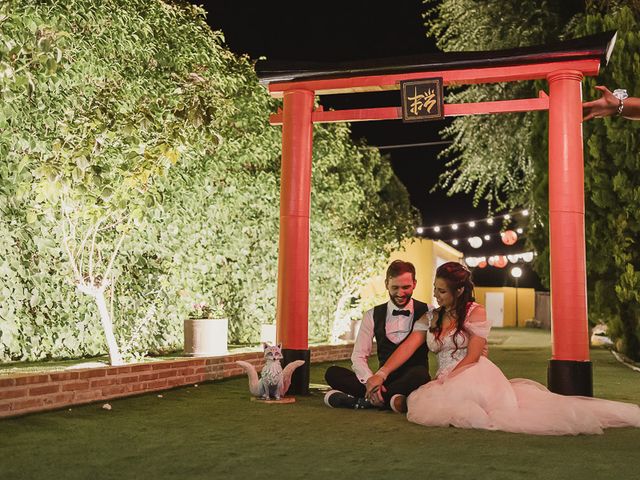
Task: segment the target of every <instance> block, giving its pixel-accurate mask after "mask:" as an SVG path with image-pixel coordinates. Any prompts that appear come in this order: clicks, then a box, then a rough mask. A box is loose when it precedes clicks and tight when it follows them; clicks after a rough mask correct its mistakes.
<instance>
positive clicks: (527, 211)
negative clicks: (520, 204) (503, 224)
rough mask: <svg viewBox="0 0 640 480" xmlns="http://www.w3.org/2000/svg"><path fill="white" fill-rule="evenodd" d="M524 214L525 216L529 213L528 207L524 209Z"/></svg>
mask: <svg viewBox="0 0 640 480" xmlns="http://www.w3.org/2000/svg"><path fill="white" fill-rule="evenodd" d="M522 215H524V216H525V217H526V216H528V215H529V210H527V209H526V208H525V209H524V210H522Z"/></svg>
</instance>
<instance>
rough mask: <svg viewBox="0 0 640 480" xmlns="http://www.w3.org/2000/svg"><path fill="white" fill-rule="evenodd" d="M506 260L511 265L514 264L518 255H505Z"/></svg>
mask: <svg viewBox="0 0 640 480" xmlns="http://www.w3.org/2000/svg"><path fill="white" fill-rule="evenodd" d="M507 258H508V259H509V261H510V262H511V263H516V262H517V261H518V259H519V258H520V257H519V256H518V255H507Z"/></svg>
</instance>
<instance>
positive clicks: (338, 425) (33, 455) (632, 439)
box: [0, 331, 640, 480]
mask: <svg viewBox="0 0 640 480" xmlns="http://www.w3.org/2000/svg"><path fill="white" fill-rule="evenodd" d="M503 335H504V336H505V337H506V339H504V338H501V337H500V334H499V333H496V334H495V335H494V336H493V340H494V341H493V342H492V343H493V344H492V345H491V347H490V357H491V358H492V360H493V361H495V362H496V363H497V364H498V365H499V366H500V367H501V368H502V369H503V370H504V371H505V373H506V374H507V376H508V377H516V376H518V377H527V378H532V379H534V380H538V381H541V382H544V379H545V375H546V367H547V363H548V359H549V356H550V351H549V347H548V335H546V336H544V335H545V334H541V333H538V332H526V333H522V334H521V333H518V334H512V333H509V332H508V331H506V332H503ZM532 335H533V336H532ZM536 335H538V337H536ZM514 337H521V338H516V341H513V338H514ZM501 340H502V341H501ZM541 345H544V346H541ZM591 357H592V361H593V364H594V390H595V395H596V396H599V397H603V398H609V399H616V400H624V401H630V402H634V403H637V404H640V374H639V373H637V372H634V371H633V370H631V369H629V368H626V367H625V366H623V365H621V364H619V363H618V362H617V361H616V360H615V359H614V358H613V356H612V355H611V354H610V353H609V352H607V351H606V350H599V349H598V350H592V352H591ZM432 363H433V364H435V361H433V362H432ZM343 364H346V363H345V362H343ZM326 367H327V364H318V365H313V366H312V368H311V375H312V378H311V381H312V383H323V378H322V375H323V372H324V370H325V368H326ZM158 395H159V394H149V395H143V396H139V397H132V398H127V399H122V400H114V401H111V402H109V403H110V404H111V406H112V409H111V410H105V409H103V408H102V403H99V404H92V405H85V406H81V407H73V408H71V409H67V410H60V411H55V412H48V413H40V414H33V415H28V416H24V417H19V418H13V419H5V420H0V479H2V480H4V479H70V480H71V479H83V480H99V479H130V478H131V479H133V478H136V479H138V478H140V479H147V478H148V479H174V478H175V479H184V480H187V479H236V478H237V479H245V478H251V479H254V478H255V479H264V480H272V479H273V480H275V479H289V478H291V479H294V478H295V479H327V478H332V479H342V478H345V479H372V478H373V479H379V478H380V479H382V478H385V479H386V478H391V479H405V478H410V479H423V478H428V479H431V478H433V479H463V478H464V479H474V480H475V479H484V478H491V479H513V478H527V479H537V478H540V479H542V478H544V479H612V478H614V479H632V478H640V429H634V428H623V429H610V430H607V431H606V432H605V433H604V435H592V436H586V435H581V436H576V437H539V436H532V435H522V434H510V433H503V432H488V431H477V430H461V429H454V428H427V427H423V426H419V425H415V424H411V423H409V422H407V421H406V420H405V419H404V417H403V416H401V415H398V414H394V413H391V412H379V411H373V410H364V411H362V410H360V411H351V410H342V409H330V408H328V407H326V406H325V405H324V404H323V402H322V396H323V392H321V391H318V390H315V389H312V391H311V394H310V395H309V396H298V397H297V399H296V400H297V401H296V403H293V404H265V403H259V402H254V401H251V399H250V396H249V394H248V390H247V381H246V378H235V379H229V380H225V381H216V382H210V383H204V384H200V385H199V386H198V387H193V386H192V387H184V388H177V389H174V390H170V391H165V392H162V393H160V395H162V397H159V396H158Z"/></svg>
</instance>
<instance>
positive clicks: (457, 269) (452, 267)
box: [431, 262, 475, 350]
mask: <svg viewBox="0 0 640 480" xmlns="http://www.w3.org/2000/svg"><path fill="white" fill-rule="evenodd" d="M436 278H441V279H442V280H444V281H445V282H446V283H447V287H448V288H449V291H450V292H451V295H453V298H454V302H455V303H454V305H453V309H454V311H455V317H456V331H455V333H454V334H453V343H454V344H455V346H456V350H458V343H457V341H456V337H457V336H458V333H460V332H461V331H462V330H463V329H464V321H465V318H466V316H467V309H468V308H469V303H470V302H473V301H474V300H475V298H474V297H473V282H472V281H471V272H470V271H469V269H468V268H467V267H465V266H464V265H462V264H460V263H457V262H447V263H443V264H442V265H440V266H439V267H438V269H437V270H436ZM460 288H462V293H461V294H460V295H456V292H457V291H458V290H459V289H460ZM437 312H438V319H437V321H436V325H435V327H432V328H431V332H432V333H433V334H434V335H435V337H436V339H437V340H438V341H439V342H440V341H441V340H440V334H441V333H442V319H443V317H444V306H440V307H439V308H438V309H437Z"/></svg>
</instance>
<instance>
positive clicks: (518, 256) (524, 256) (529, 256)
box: [464, 252, 537, 267]
mask: <svg viewBox="0 0 640 480" xmlns="http://www.w3.org/2000/svg"><path fill="white" fill-rule="evenodd" d="M536 255H537V254H536V252H522V253H512V254H509V255H506V258H507V259H508V260H509V261H510V262H511V263H517V262H519V261H520V260H522V261H523V262H526V263H529V262H532V261H533V257H535V256H536ZM503 256H505V255H503V254H499V253H498V254H494V255H488V256H484V257H465V259H464V262H465V263H466V264H467V265H469V266H470V267H475V266H476V265H478V264H479V263H481V262H488V263H489V264H491V263H493V262H494V261H495V260H496V259H497V258H499V257H503Z"/></svg>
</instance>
